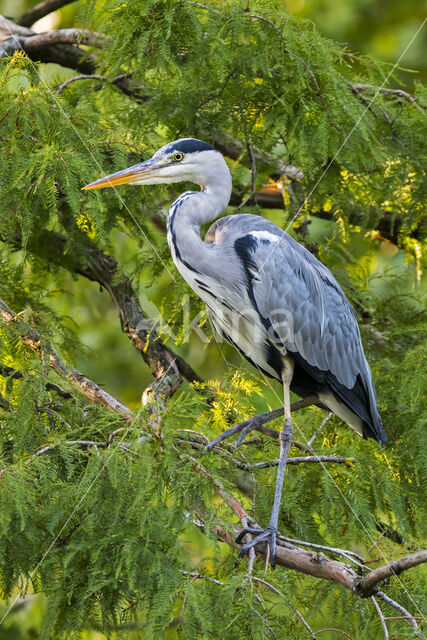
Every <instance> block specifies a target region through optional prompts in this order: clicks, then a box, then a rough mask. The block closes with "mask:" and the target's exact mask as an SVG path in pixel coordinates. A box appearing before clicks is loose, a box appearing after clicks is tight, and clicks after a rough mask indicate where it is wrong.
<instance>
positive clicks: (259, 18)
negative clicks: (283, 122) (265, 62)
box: [243, 13, 341, 131]
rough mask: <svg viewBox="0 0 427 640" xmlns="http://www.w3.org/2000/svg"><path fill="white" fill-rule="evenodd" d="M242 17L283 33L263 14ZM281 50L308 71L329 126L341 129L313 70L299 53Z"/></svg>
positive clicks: (246, 14)
mask: <svg viewBox="0 0 427 640" xmlns="http://www.w3.org/2000/svg"><path fill="white" fill-rule="evenodd" d="M243 16H244V17H247V18H256V19H257V20H263V21H264V22H267V23H268V24H269V25H271V26H272V27H273V28H274V29H275V30H276V31H277V33H278V34H279V35H280V37H281V38H283V33H282V30H281V29H280V27H278V26H277V24H275V23H274V22H272V21H271V20H269V19H268V18H266V17H265V16H260V15H258V14H257V13H243ZM283 51H284V52H285V53H287V54H288V55H289V56H291V58H295V60H298V62H299V63H300V64H302V66H303V67H304V68H305V69H306V71H307V72H308V73H309V75H310V77H311V79H312V81H313V84H314V86H315V88H316V93H317V95H318V97H319V99H320V101H321V103H322V104H323V107H324V109H325V111H326V114H327V116H328V120H329V123H330V124H331V126H333V127H334V128H335V129H336V130H337V131H341V128H340V127H339V126H338V125H337V124H336V123H335V122H334V121H333V120H332V118H331V116H330V113H329V109H328V105H327V104H326V101H325V98H324V97H323V93H322V91H321V90H320V86H319V83H318V82H317V78H316V76H315V74H314V72H313V70H312V69H311V68H310V67H309V66H308V64H307V63H306V61H305V60H304V59H303V58H301V57H300V56H299V55H297V54H296V53H294V52H293V51H290V50H289V49H287V48H284V49H283Z"/></svg>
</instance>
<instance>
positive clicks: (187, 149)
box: [83, 138, 231, 190]
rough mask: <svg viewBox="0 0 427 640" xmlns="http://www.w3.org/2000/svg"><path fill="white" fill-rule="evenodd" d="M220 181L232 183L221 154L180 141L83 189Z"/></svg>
mask: <svg viewBox="0 0 427 640" xmlns="http://www.w3.org/2000/svg"><path fill="white" fill-rule="evenodd" d="M221 178H223V179H226V180H227V182H228V181H230V184H231V177H230V172H229V170H228V167H227V165H226V163H225V160H224V158H223V157H222V155H221V154H220V153H219V152H218V151H215V149H213V148H212V147H211V146H210V145H209V144H207V143H206V142H202V141H201V140H196V139H195V138H181V139H180V140H175V141H174V142H170V143H169V144H166V145H165V146H164V147H161V149H159V150H158V151H156V153H155V154H154V156H153V157H152V158H150V159H149V160H146V161H145V162H140V163H139V164H135V165H134V166H133V167H129V168H128V169H124V170H123V171H117V172H116V173H112V174H110V175H109V176H105V177H104V178H100V179H99V180H96V181H95V182H91V184H88V185H86V186H85V187H83V189H84V190H89V189H104V188H105V187H114V186H117V185H120V184H169V183H172V182H187V181H188V182H195V183H196V184H199V185H203V186H205V185H209V184H210V183H212V182H213V181H215V180H217V179H221Z"/></svg>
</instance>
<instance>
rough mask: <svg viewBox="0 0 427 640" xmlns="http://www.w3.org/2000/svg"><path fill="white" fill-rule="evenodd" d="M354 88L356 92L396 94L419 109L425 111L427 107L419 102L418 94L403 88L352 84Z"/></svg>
mask: <svg viewBox="0 0 427 640" xmlns="http://www.w3.org/2000/svg"><path fill="white" fill-rule="evenodd" d="M351 88H352V90H353V91H354V92H355V93H358V92H359V91H369V92H370V93H377V92H378V93H381V94H383V95H386V96H396V97H398V98H403V99H404V100H406V101H407V102H410V103H411V104H413V105H414V106H415V107H416V108H417V109H419V110H420V111H423V109H426V108H427V106H426V105H422V104H420V103H419V99H418V97H417V96H414V95H413V94H412V93H408V92H407V91H403V90H402V89H387V88H386V87H374V86H373V85H371V84H352V85H351Z"/></svg>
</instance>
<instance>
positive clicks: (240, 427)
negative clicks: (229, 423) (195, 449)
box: [206, 416, 259, 451]
mask: <svg viewBox="0 0 427 640" xmlns="http://www.w3.org/2000/svg"><path fill="white" fill-rule="evenodd" d="M257 418H258V416H253V418H249V419H248V420H245V421H244V422H239V424H235V425H234V427H231V428H230V429H226V431H223V432H222V433H221V434H220V435H219V436H218V437H217V438H215V440H211V441H210V442H208V444H207V445H206V451H211V450H212V449H213V448H214V447H216V446H217V445H218V444H219V443H220V442H222V441H223V440H228V438H231V436H234V435H235V434H236V433H238V434H239V437H238V438H237V440H236V442H235V443H234V446H235V448H236V449H237V447H240V445H241V444H242V442H243V440H244V439H245V438H246V436H247V435H248V433H250V432H251V431H255V429H257V428H258V427H259V420H258V419H257Z"/></svg>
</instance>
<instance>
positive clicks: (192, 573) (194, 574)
mask: <svg viewBox="0 0 427 640" xmlns="http://www.w3.org/2000/svg"><path fill="white" fill-rule="evenodd" d="M179 572H180V573H183V574H184V575H185V576H190V577H191V578H197V579H201V580H207V581H208V582H213V583H214V584H217V585H219V586H220V587H224V586H225V582H221V581H220V580H216V579H215V578H211V577H210V576H204V575H203V574H201V573H197V571H184V569H180V570H179Z"/></svg>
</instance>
